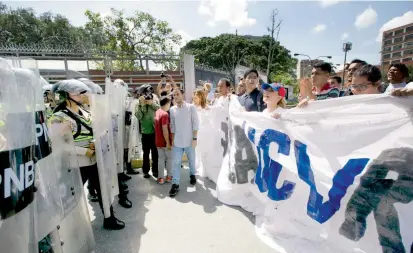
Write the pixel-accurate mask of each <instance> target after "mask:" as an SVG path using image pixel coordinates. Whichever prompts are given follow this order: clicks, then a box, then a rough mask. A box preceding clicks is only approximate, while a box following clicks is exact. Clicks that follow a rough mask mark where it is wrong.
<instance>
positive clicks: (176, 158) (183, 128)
mask: <svg viewBox="0 0 413 253" xmlns="http://www.w3.org/2000/svg"><path fill="white" fill-rule="evenodd" d="M173 94H174V98H175V102H176V105H174V106H173V107H172V108H171V109H170V115H171V132H172V136H173V148H172V161H173V172H172V173H173V179H172V183H173V185H172V187H171V190H170V192H169V195H170V196H171V197H173V196H176V194H178V192H179V190H180V189H179V181H180V178H181V165H182V155H183V153H184V152H185V154H186V156H187V158H188V163H189V175H190V176H189V177H190V183H191V184H192V185H195V184H196V177H195V148H196V145H197V135H198V129H199V119H198V114H197V112H196V108H195V106H194V105H191V104H188V103H186V102H185V101H184V91H183V90H182V89H176V90H174V93H173Z"/></svg>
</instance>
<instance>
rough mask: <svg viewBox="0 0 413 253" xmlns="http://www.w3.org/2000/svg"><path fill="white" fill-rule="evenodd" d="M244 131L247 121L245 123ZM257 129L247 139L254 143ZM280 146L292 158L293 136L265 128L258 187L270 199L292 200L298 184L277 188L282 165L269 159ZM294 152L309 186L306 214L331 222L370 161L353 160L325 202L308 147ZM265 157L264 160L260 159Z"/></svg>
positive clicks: (300, 146)
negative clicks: (319, 189) (272, 148)
mask: <svg viewBox="0 0 413 253" xmlns="http://www.w3.org/2000/svg"><path fill="white" fill-rule="evenodd" d="M242 128H243V129H244V130H245V128H246V122H245V121H244V122H243V124H242ZM255 134H256V130H255V129H254V128H252V127H249V128H248V134H247V135H248V139H249V140H250V141H251V142H252V143H254V142H255ZM273 142H275V143H277V144H278V151H277V152H278V153H279V154H283V155H286V156H288V155H290V146H291V140H290V137H289V136H288V135H287V134H285V133H282V132H279V131H277V130H274V129H266V130H264V132H263V133H262V134H261V136H260V141H259V143H258V145H257V152H258V156H259V159H258V161H259V162H258V168H257V171H256V175H255V184H256V185H257V187H258V189H259V190H260V191H261V192H266V191H268V197H269V198H270V199H272V200H275V201H280V200H286V199H288V198H290V197H291V194H292V193H293V191H294V188H295V185H296V183H294V182H291V181H288V180H285V181H284V182H283V185H282V187H281V188H280V189H278V188H277V187H276V184H277V181H278V178H279V176H280V173H281V170H282V165H281V164H280V163H278V162H277V161H274V160H272V159H271V157H270V156H269V147H270V144H271V143H273ZM294 151H295V156H296V163H297V169H298V175H299V177H300V179H301V180H303V181H304V182H305V183H306V184H308V185H309V186H310V196H309V199H308V204H307V215H308V216H309V217H311V218H312V219H314V220H316V221H317V222H319V223H321V224H322V223H324V222H326V221H328V220H329V219H330V218H331V217H332V216H333V215H334V214H335V213H336V212H337V211H338V210H339V209H340V201H341V199H342V198H343V197H344V196H345V194H346V192H347V189H348V188H349V186H350V185H352V184H353V183H354V179H355V177H356V176H357V175H359V174H360V173H361V172H362V171H363V169H364V168H365V167H366V165H367V163H368V162H369V159H368V158H358V159H350V160H349V161H348V162H347V163H346V165H345V166H344V167H343V168H342V169H341V170H339V171H337V173H336V174H335V175H334V177H333V185H332V187H331V189H330V190H329V193H328V197H329V200H328V201H326V202H324V203H323V196H322V195H321V194H319V193H318V191H317V187H316V184H315V181H314V173H313V171H312V169H311V161H310V158H309V156H308V154H307V146H306V145H305V144H303V143H301V142H300V141H295V142H294ZM261 154H262V159H261Z"/></svg>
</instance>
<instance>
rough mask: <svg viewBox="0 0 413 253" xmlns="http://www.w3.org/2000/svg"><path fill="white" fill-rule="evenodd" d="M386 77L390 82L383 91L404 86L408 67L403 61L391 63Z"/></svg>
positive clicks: (386, 91)
mask: <svg viewBox="0 0 413 253" xmlns="http://www.w3.org/2000/svg"><path fill="white" fill-rule="evenodd" d="M387 79H388V80H389V82H390V84H389V86H387V89H386V90H385V93H391V92H392V91H393V90H395V89H400V88H405V87H406V86H407V84H406V82H407V81H408V79H409V69H408V68H407V67H406V65H404V64H403V63H395V64H391V65H390V67H389V71H388V72H387Z"/></svg>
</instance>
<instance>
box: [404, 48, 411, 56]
mask: <svg viewBox="0 0 413 253" xmlns="http://www.w3.org/2000/svg"><path fill="white" fill-rule="evenodd" d="M411 54H413V49H410V50H404V52H403V56H408V55H411Z"/></svg>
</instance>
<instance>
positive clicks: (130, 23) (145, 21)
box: [85, 9, 182, 70]
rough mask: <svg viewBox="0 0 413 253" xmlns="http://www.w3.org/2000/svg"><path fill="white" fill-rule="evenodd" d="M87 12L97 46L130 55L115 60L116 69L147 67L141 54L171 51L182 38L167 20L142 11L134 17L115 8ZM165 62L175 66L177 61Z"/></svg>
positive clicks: (93, 39) (88, 23) (91, 32)
mask: <svg viewBox="0 0 413 253" xmlns="http://www.w3.org/2000/svg"><path fill="white" fill-rule="evenodd" d="M85 15H86V17H87V18H88V22H87V23H86V25H85V30H86V31H87V33H88V34H89V36H90V37H91V38H92V41H93V42H94V43H95V45H96V46H97V48H98V49H100V50H104V51H111V52H115V53H117V54H123V55H125V56H128V58H129V59H125V60H118V61H116V62H115V63H114V66H113V67H114V68H115V69H121V70H132V69H135V68H140V69H144V68H145V66H144V63H143V60H142V59H140V57H144V55H149V54H165V55H168V54H169V55H172V54H174V48H175V47H176V46H178V45H179V44H180V42H181V39H182V38H181V36H180V35H179V34H176V33H174V32H173V30H172V29H171V28H170V27H169V24H168V22H166V21H161V20H157V19H155V18H154V17H152V16H151V15H150V14H148V13H144V12H140V11H136V12H135V13H134V15H133V16H131V17H125V15H124V13H123V11H119V10H116V9H111V14H110V15H108V16H105V17H102V16H101V15H100V14H99V13H93V12H91V11H89V10H88V11H86V12H85ZM130 56H135V58H134V59H133V58H131V57H130ZM162 64H163V65H164V67H165V68H173V67H174V62H166V63H164V62H162Z"/></svg>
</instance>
